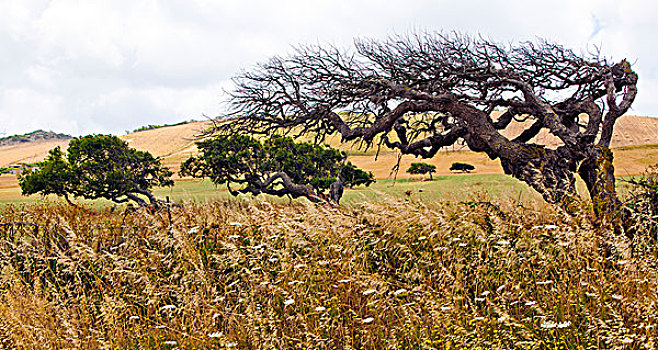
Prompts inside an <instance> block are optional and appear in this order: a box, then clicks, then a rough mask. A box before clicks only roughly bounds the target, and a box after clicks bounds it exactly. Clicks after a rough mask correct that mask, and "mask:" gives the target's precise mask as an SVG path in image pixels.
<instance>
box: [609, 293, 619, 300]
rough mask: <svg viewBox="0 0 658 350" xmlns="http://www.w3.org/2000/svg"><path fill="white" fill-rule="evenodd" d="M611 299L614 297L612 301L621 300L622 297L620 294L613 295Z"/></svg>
mask: <svg viewBox="0 0 658 350" xmlns="http://www.w3.org/2000/svg"><path fill="white" fill-rule="evenodd" d="M611 297H612V299H615V300H621V295H619V294H613V295H611Z"/></svg>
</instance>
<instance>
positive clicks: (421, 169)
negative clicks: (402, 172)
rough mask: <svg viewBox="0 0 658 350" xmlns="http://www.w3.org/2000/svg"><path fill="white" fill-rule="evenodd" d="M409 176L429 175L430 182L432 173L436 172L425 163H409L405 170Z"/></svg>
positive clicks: (434, 168)
mask: <svg viewBox="0 0 658 350" xmlns="http://www.w3.org/2000/svg"><path fill="white" fill-rule="evenodd" d="M407 172H408V173H409V174H429V175H430V181H432V180H433V179H432V173H434V172H436V166H434V165H432V164H427V163H422V162H419V163H411V166H410V167H409V169H407Z"/></svg>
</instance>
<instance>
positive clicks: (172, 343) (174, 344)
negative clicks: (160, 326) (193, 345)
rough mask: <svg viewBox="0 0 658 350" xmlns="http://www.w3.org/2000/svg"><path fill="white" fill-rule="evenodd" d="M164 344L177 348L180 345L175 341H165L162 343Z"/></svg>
mask: <svg viewBox="0 0 658 350" xmlns="http://www.w3.org/2000/svg"><path fill="white" fill-rule="evenodd" d="M162 344H164V345H168V346H176V345H178V343H176V341H175V340H167V341H165V342H164V343H162Z"/></svg>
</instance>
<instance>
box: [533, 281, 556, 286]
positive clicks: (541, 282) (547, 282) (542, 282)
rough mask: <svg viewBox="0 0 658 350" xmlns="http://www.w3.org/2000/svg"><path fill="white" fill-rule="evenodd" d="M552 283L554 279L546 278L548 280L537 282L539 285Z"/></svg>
mask: <svg viewBox="0 0 658 350" xmlns="http://www.w3.org/2000/svg"><path fill="white" fill-rule="evenodd" d="M551 283H553V281H551V280H546V281H539V282H537V285H538V286H545V285H547V284H551Z"/></svg>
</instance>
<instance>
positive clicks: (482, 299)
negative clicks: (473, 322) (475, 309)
mask: <svg viewBox="0 0 658 350" xmlns="http://www.w3.org/2000/svg"><path fill="white" fill-rule="evenodd" d="M483 301H485V299H484V298H475V302H477V303H481V302H483Z"/></svg>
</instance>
